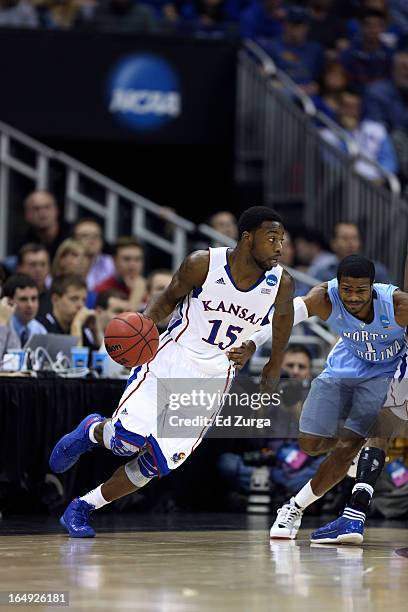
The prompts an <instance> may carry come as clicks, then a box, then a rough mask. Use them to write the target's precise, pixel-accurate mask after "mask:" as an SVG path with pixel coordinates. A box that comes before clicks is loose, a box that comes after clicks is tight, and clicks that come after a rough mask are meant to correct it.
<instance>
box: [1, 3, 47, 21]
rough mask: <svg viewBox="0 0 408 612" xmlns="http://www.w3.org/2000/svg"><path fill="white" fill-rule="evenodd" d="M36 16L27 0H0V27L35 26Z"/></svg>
mask: <svg viewBox="0 0 408 612" xmlns="http://www.w3.org/2000/svg"><path fill="white" fill-rule="evenodd" d="M38 25H39V24H38V18H37V14H36V12H35V9H34V7H33V5H32V4H31V2H28V1H27V0H0V27H7V28H36V27H38Z"/></svg>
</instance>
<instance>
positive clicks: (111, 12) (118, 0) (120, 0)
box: [93, 0, 157, 32]
mask: <svg viewBox="0 0 408 612" xmlns="http://www.w3.org/2000/svg"><path fill="white" fill-rule="evenodd" d="M93 23H94V25H95V26H96V27H97V28H99V29H102V30H113V31H120V32H152V31H153V30H155V28H156V24H157V22H156V18H155V15H154V12H153V10H152V9H151V7H150V6H147V5H146V4H143V3H140V4H139V2H137V0H102V1H101V2H100V4H98V6H97V8H96V11H95V16H94V21H93Z"/></svg>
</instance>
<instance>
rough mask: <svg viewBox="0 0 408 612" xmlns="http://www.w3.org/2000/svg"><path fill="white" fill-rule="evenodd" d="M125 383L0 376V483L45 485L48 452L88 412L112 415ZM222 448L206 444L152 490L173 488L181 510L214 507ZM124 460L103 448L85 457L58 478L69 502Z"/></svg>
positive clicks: (213, 441)
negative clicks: (217, 468) (182, 508)
mask: <svg viewBox="0 0 408 612" xmlns="http://www.w3.org/2000/svg"><path fill="white" fill-rule="evenodd" d="M125 384H126V381H124V380H109V379H99V380H98V379H63V378H52V379H45V378H37V379H35V378H1V377H0V483H1V482H2V481H3V482H4V481H6V482H12V483H21V482H25V483H29V484H33V485H34V484H35V483H41V482H44V478H45V476H46V474H47V473H51V469H50V467H49V465H48V458H49V455H50V452H51V451H52V449H53V447H54V445H55V443H56V442H57V441H58V440H59V438H60V437H61V436H63V435H64V434H66V433H67V432H69V431H71V430H72V429H74V427H76V425H77V424H78V423H79V422H80V421H81V420H82V419H83V418H84V417H85V416H86V415H87V414H90V413H92V412H98V413H100V414H102V415H104V416H106V417H110V416H112V413H113V412H114V410H115V408H116V406H117V404H118V401H119V399H120V397H121V395H122V393H123V390H124V388H125ZM219 446H220V445H219V441H217V440H209V441H206V442H205V444H202V445H200V447H199V448H198V449H197V450H196V451H195V452H194V455H193V457H192V458H191V459H190V460H189V461H188V462H186V464H185V465H183V466H181V467H180V468H178V469H177V470H175V472H176V473H172V474H171V475H170V476H168V477H166V478H165V479H160V480H161V482H160V483H155V484H154V488H153V487H152V485H149V490H150V489H152V492H153V493H155V490H156V488H157V489H159V490H160V491H161V492H163V491H166V490H167V491H169V490H170V491H171V492H172V493H174V494H175V495H176V496H177V498H178V499H179V500H181V501H180V503H181V504H182V505H183V506H188V507H191V504H192V505H193V506H195V505H197V506H198V507H200V508H201V507H202V508H206V507H207V506H212V505H213V502H214V501H215V500H211V496H213V495H214V490H213V487H214V478H215V477H216V471H217V470H216V461H217V456H218V454H219ZM126 461H127V460H124V459H123V458H120V457H115V456H114V455H113V454H112V453H110V452H108V451H106V450H104V449H103V448H97V449H96V450H94V451H92V452H90V453H85V454H84V455H83V456H82V457H81V458H80V459H79V461H78V463H77V464H76V465H75V466H73V467H72V468H71V469H70V470H68V471H67V472H66V473H65V474H58V475H57V477H58V478H59V480H60V481H61V483H62V485H63V487H64V498H65V500H66V501H69V500H71V499H72V498H73V497H75V496H76V495H83V494H84V493H86V492H87V491H89V490H90V489H92V488H94V487H95V486H96V485H98V484H100V483H101V482H104V481H105V480H106V479H107V478H108V477H109V476H111V474H112V473H113V472H114V470H115V469H116V468H117V467H119V466H120V465H123V464H124V463H126ZM155 480H157V479H155ZM163 481H165V483H163ZM211 489H212V490H211ZM153 497H154V495H153ZM0 509H1V508H0ZM27 511H29V509H27Z"/></svg>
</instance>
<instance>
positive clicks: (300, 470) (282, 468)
mask: <svg viewBox="0 0 408 612" xmlns="http://www.w3.org/2000/svg"><path fill="white" fill-rule="evenodd" d="M284 364H286V370H285V371H286V373H287V375H288V376H289V378H292V379H296V380H299V381H304V382H305V383H307V382H308V381H311V378H312V367H311V366H312V360H311V355H310V353H309V351H308V350H307V349H306V348H305V347H304V346H301V345H289V346H288V348H287V349H286V351H285V356H284V359H283V363H282V365H284ZM282 408H283V407H282ZM295 408H296V410H295V412H296V411H298V408H299V407H298V406H296V407H295ZM283 410H284V411H286V414H287V410H285V409H283ZM284 421H285V419H284V420H283V422H282V426H285V425H287V424H288V423H285V422H284ZM286 421H287V416H286ZM248 443H249V445H250V450H249V449H248V446H247V448H246V451H247V452H245V453H243V452H229V453H223V454H222V455H221V456H220V458H219V464H218V465H219V469H220V473H221V476H222V478H223V479H224V481H225V482H226V484H227V487H228V488H229V489H230V491H231V490H232V491H235V492H239V493H243V494H245V495H247V494H248V493H249V491H250V489H251V479H252V476H253V474H254V471H255V469H256V467H255V466H259V465H267V466H271V467H270V481H271V492H272V493H275V494H276V493H277V490H276V485H278V486H279V487H282V489H281V491H280V494H281V495H282V497H285V496H287V495H288V494H292V493H293V492H295V491H296V487H297V486H298V485H299V484H301V483H304V484H305V483H306V482H307V481H308V480H309V478H311V477H312V476H313V475H314V474H315V472H316V470H317V469H318V467H319V465H320V463H322V461H323V458H322V457H317V458H312V457H307V456H306V455H304V456H303V454H302V456H301V455H298V457H297V458H298V459H299V461H297V462H296V464H295V465H291V462H290V457H289V454H290V453H291V454H292V457H293V455H294V454H297V453H302V451H301V450H300V449H299V446H298V444H297V442H296V441H295V440H284V439H277V438H270V439H259V440H249V441H248ZM248 451H249V452H248ZM251 451H252V452H251ZM254 451H257V452H255V453H254ZM287 451H289V452H287ZM254 454H256V456H257V457H256V463H255V464H254V463H253V462H252V457H251V456H253V455H254ZM230 499H231V498H230Z"/></svg>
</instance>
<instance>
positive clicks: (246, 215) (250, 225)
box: [238, 206, 283, 238]
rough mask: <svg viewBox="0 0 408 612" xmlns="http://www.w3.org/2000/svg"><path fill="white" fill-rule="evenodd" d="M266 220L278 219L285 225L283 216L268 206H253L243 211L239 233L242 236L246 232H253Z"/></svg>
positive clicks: (277, 220)
mask: <svg viewBox="0 0 408 612" xmlns="http://www.w3.org/2000/svg"><path fill="white" fill-rule="evenodd" d="M264 221H276V222H277V223H281V224H282V225H283V220H282V217H281V216H280V215H279V214H278V213H277V212H276V210H273V208H268V207H267V206H251V208H247V209H246V211H245V212H243V213H242V215H241V216H240V218H239V220H238V235H239V237H240V238H241V236H242V234H243V233H244V232H252V231H253V230H256V229H258V227H261V225H262V223H263V222H264Z"/></svg>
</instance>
